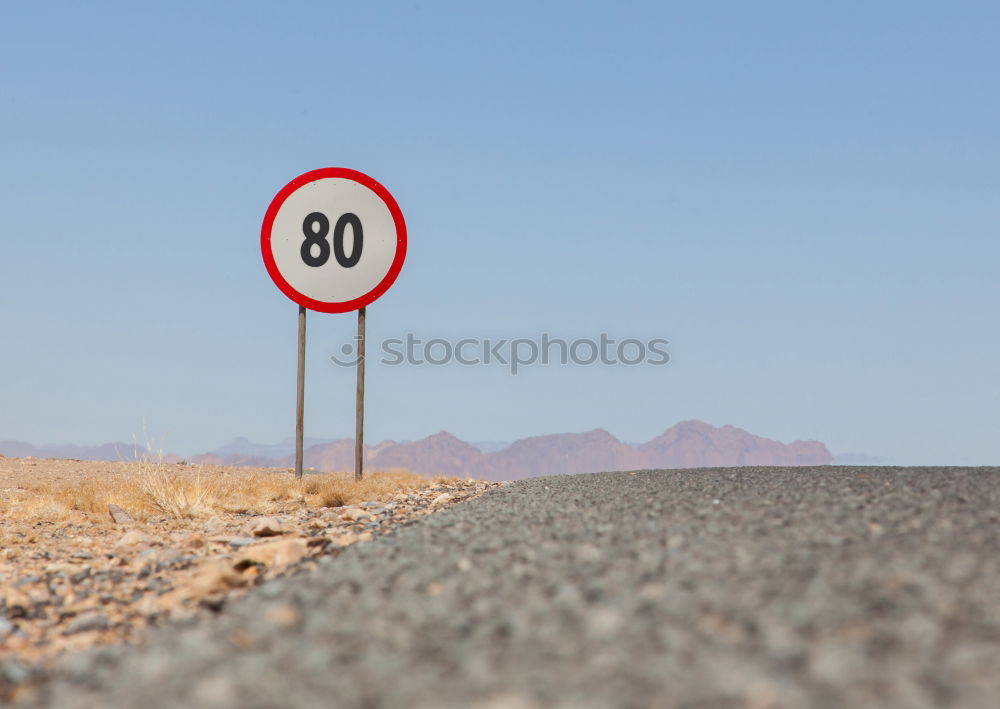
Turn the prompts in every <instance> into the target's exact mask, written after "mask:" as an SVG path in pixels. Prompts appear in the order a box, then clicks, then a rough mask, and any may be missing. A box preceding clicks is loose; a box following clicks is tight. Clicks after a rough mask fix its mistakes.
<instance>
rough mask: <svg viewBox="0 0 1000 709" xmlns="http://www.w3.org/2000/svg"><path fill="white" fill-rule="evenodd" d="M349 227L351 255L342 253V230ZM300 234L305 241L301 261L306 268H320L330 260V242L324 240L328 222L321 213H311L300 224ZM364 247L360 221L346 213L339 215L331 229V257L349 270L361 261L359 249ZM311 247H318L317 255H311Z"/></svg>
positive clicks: (328, 226)
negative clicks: (351, 237) (351, 243)
mask: <svg viewBox="0 0 1000 709" xmlns="http://www.w3.org/2000/svg"><path fill="white" fill-rule="evenodd" d="M348 224H350V226H351V235H352V236H353V237H354V243H353V245H352V247H351V255H350V256H348V255H347V254H346V253H344V229H346V228H347V225H348ZM302 233H303V234H304V235H305V237H306V240H305V241H303V242H302V250H301V251H300V253H301V254H302V261H303V262H304V263H305V264H306V265H307V266H314V267H316V266H322V265H323V264H325V263H326V262H327V261H329V260H330V242H328V241H327V240H326V237H327V235H328V234H329V233H330V220H329V219H327V218H326V215H325V214H323V213H322V212H312V213H310V214H309V215H308V216H307V217H306V218H305V220H304V221H303V222H302ZM363 245H364V231H363V230H362V229H361V220H360V219H358V215H356V214H352V213H351V212H348V213H347V214H342V215H340V219H338V220H337V223H336V224H335V225H334V227H333V255H334V258H336V259H337V263H339V264H340V265H341V266H343V267H344V268H350V267H351V266H354V265H356V264H357V263H358V261H360V260H361V249H362V247H363ZM313 246H318V247H319V255H316V256H314V255H313Z"/></svg>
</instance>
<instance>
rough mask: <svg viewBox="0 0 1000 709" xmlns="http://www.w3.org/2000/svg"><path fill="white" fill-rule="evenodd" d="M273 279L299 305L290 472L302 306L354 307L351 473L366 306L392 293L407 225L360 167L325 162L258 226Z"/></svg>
mask: <svg viewBox="0 0 1000 709" xmlns="http://www.w3.org/2000/svg"><path fill="white" fill-rule="evenodd" d="M260 250H261V254H262V255H263V257H264V266H265V267H266V268H267V273H268V275H270V276H271V280H272V281H274V283H275V285H277V286H278V288H279V289H280V290H281V292H282V293H284V294H285V295H287V296H288V297H289V298H291V299H292V300H293V301H295V302H296V303H298V304H299V338H298V345H299V348H298V350H299V351H298V374H297V377H296V385H295V475H296V477H299V478H301V477H302V461H303V440H304V426H303V419H304V411H305V367H306V310H307V309H308V310H318V311H319V312H321V313H347V312H350V311H352V310H357V311H358V337H357V377H358V386H357V399H356V406H355V437H354V477H355V479H356V480H360V479H361V476H362V467H363V462H364V411H365V403H364V402H365V309H366V306H368V305H369V304H370V303H372V302H373V301H375V300H376V299H377V298H379V297H380V296H381V295H382V294H383V293H385V292H386V291H387V290H389V287H390V286H392V284H393V282H394V281H395V280H396V276H398V275H399V271H400V269H401V268H402V267H403V261H404V260H405V259H406V224H405V222H404V221H403V213H402V212H401V211H399V205H397V204H396V200H394V199H393V198H392V195H391V194H389V190H387V189H386V188H385V187H383V186H382V185H380V184H379V183H378V182H376V181H375V180H373V179H372V178H370V177H368V175H365V174H364V173H361V172H358V171H357V170H348V169H347V168H343V167H325V168H322V169H320V170H313V171H311V172H307V173H305V174H302V175H299V176H298V177H296V178H295V179H294V180H292V181H291V182H289V183H288V184H287V185H285V186H284V187H282V188H281V190H280V191H279V192H278V194H277V195H275V197H274V199H272V200H271V204H270V205H269V206H268V208H267V211H266V212H265V213H264V224H263V225H262V226H261V229H260Z"/></svg>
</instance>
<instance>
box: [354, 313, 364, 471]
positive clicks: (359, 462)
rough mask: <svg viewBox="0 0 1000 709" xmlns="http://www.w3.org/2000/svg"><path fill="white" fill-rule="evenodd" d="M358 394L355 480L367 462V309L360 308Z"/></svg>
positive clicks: (355, 421) (355, 430)
mask: <svg viewBox="0 0 1000 709" xmlns="http://www.w3.org/2000/svg"><path fill="white" fill-rule="evenodd" d="M356 366H357V368H358V394H357V401H356V402H355V403H356V406H355V410H354V479H355V480H360V479H361V477H362V475H363V474H364V462H365V309H364V308H358V362H357V365H356Z"/></svg>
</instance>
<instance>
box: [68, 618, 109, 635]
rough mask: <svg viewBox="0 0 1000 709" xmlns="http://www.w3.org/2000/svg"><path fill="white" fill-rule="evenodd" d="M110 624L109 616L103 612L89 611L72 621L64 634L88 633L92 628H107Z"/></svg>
mask: <svg viewBox="0 0 1000 709" xmlns="http://www.w3.org/2000/svg"><path fill="white" fill-rule="evenodd" d="M109 625H110V623H109V621H108V617H107V616H106V615H104V614H103V613H89V614H87V615H81V616H78V617H76V618H74V619H73V620H71V621H70V623H69V625H67V626H66V630H64V631H63V634H64V635H75V634H76V633H86V632H89V631H91V630H107V628H108V626H109Z"/></svg>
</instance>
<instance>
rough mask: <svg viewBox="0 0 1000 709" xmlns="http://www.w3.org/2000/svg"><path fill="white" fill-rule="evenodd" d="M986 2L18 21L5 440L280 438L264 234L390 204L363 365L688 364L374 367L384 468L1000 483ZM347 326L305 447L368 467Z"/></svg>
mask: <svg viewBox="0 0 1000 709" xmlns="http://www.w3.org/2000/svg"><path fill="white" fill-rule="evenodd" d="M997 37H1000V5H998V4H997V3H996V2H959V3H940V2H912V1H911V0H907V1H906V2H903V1H899V2H879V3H872V2H829V3H803V2H766V3H765V2H758V3H743V2H739V3H737V2H732V3H725V2H718V3H666V2H651V3H611V2H606V3H598V4H594V3H581V2H560V3H554V2H550V3H514V2H504V3H492V4H491V5H487V4H486V3H464V2H455V3H441V2H420V3H333V2H317V3H296V2H290V3H248V2H230V3H221V2H213V3H181V2H170V3H161V4H160V5H159V6H158V8H155V7H153V5H152V4H150V3H132V2H123V3H102V2H98V3H86V4H84V3H6V4H4V10H3V22H2V23H0V158H2V160H0V215H2V219H3V225H2V234H3V241H2V244H3V247H4V252H3V255H2V258H0V264H2V265H0V297H2V307H0V332H2V333H3V342H2V346H0V368H2V369H0V372H2V374H0V402H2V405H0V439H3V438H9V439H20V440H27V441H31V442H34V443H47V442H76V443H81V444H91V443H99V442H103V441H107V440H121V439H125V440H129V439H130V438H131V436H132V435H133V434H136V435H140V436H141V427H142V420H143V418H145V420H146V422H147V427H148V429H149V433H150V435H151V437H152V438H153V440H154V442H156V443H157V444H161V445H162V446H163V447H164V448H166V449H168V450H171V451H176V452H179V453H181V454H190V453H193V452H198V451H202V450H205V449H208V448H212V447H215V446H216V445H218V444H221V443H223V442H225V441H226V440H228V439H229V438H231V437H233V436H235V435H246V436H249V437H251V438H252V439H255V440H261V441H276V440H279V439H282V438H285V437H287V436H289V435H291V432H292V423H293V404H294V374H295V373H294V363H295V327H296V306H295V305H294V304H293V303H292V302H291V301H289V300H287V299H286V298H285V297H284V296H283V295H282V294H281V293H280V292H279V291H278V290H277V288H275V287H274V285H273V284H272V283H271V281H270V280H269V279H268V277H267V274H266V272H265V270H264V267H263V265H262V262H261V257H260V249H259V230H260V222H261V218H262V216H263V213H264V210H265V208H266V206H267V204H268V202H269V201H270V199H271V197H272V196H273V195H274V193H275V192H276V191H277V190H278V189H279V188H280V187H281V186H282V185H284V184H285V183H286V182H287V181H288V180H289V179H291V178H292V177H294V176H295V175H298V174H299V173H301V172H304V171H306V170H309V169H312V168H316V167H323V166H328V165H335V166H346V167H352V168H355V169H358V170H361V171H364V172H367V173H368V174H370V175H372V176H373V177H375V178H376V179H377V180H379V181H381V182H382V183H383V184H385V185H386V186H387V187H388V188H389V189H390V190H391V191H392V192H393V194H394V195H395V197H396V199H397V201H398V202H399V204H400V206H401V208H402V210H403V213H404V214H405V216H406V219H407V224H408V227H409V236H410V250H409V255H408V259H407V263H406V265H405V267H404V269H403V272H402V274H401V276H400V277H399V279H398V281H397V282H396V285H395V286H394V287H393V289H392V290H391V291H390V292H389V293H388V294H387V295H386V296H385V297H384V298H382V299H381V300H379V301H378V302H377V303H375V304H374V305H373V306H371V307H370V308H369V311H368V312H369V323H368V325H369V335H370V337H371V338H372V340H373V341H376V340H378V339H380V338H384V337H394V336H399V335H401V334H403V333H405V332H407V331H412V332H414V333H416V334H417V335H418V336H421V337H425V338H427V337H435V336H443V337H462V336H466V335H468V336H477V335H478V336H490V337H518V336H523V337H532V336H537V335H538V334H539V333H541V332H549V333H552V334H553V335H556V336H559V335H561V336H564V337H579V336H597V335H599V334H600V333H601V332H602V331H604V332H608V333H609V334H611V335H612V336H614V337H618V338H621V337H630V336H636V337H665V338H667V339H669V340H670V341H671V346H670V353H671V355H672V358H673V360H672V362H671V363H670V364H669V365H667V366H665V367H635V368H627V367H612V368H601V367H556V366H551V365H550V366H548V367H535V368H532V369H529V370H527V371H525V372H523V373H522V374H518V375H517V376H511V375H510V374H509V373H507V371H505V370H504V369H503V368H499V367H490V368H484V367H479V368H462V367H456V366H451V367H386V366H380V365H377V364H375V363H372V365H371V366H370V367H369V377H368V382H367V384H368V395H369V398H368V413H369V415H368V427H367V438H368V439H369V440H372V441H377V440H379V439H383V438H393V439H404V438H411V439H412V438H418V437H422V436H424V435H427V434H430V433H434V432H436V431H438V430H440V429H448V430H450V431H452V432H453V433H455V434H456V435H458V436H461V437H463V438H465V439H468V440H511V439H514V438H517V437H521V436H526V435H533V434H540V433H550V432H560V431H583V430H589V429H592V428H596V427H604V428H607V429H608V430H610V431H611V432H612V433H614V434H615V435H617V436H619V437H620V438H623V439H624V440H628V441H642V440H645V439H648V438H651V437H653V436H655V435H657V434H658V433H660V432H661V431H662V430H663V429H665V428H666V427H667V426H669V425H671V424H673V423H675V422H677V421H678V420H682V419H688V418H701V419H703V420H706V421H708V422H710V423H713V424H716V425H721V424H725V423H731V424H734V425H737V426H741V427H744V428H747V429H748V430H750V431H752V432H754V433H758V434H762V435H766V436H770V437H775V438H778V439H781V440H792V439H797V438H818V439H820V440H823V441H825V442H826V443H827V444H828V445H829V446H830V448H831V449H832V450H833V451H835V452H847V451H860V452H865V453H868V454H871V455H875V456H882V457H886V458H890V459H892V460H893V461H896V462H900V463H993V464H996V463H998V462H1000V435H998V434H1000V328H998V327H997V325H998V312H1000V281H998V276H997V272H998V264H1000V238H998V237H1000V88H998V86H1000V85H998V81H997V77H998V75H1000V42H998V41H997ZM354 328H355V320H354V316H353V314H347V315H320V314H314V315H311V316H310V321H309V358H308V372H307V412H306V413H307V419H306V432H307V435H310V436H320V437H342V436H350V435H352V433H353V387H354V379H353V372H352V371H351V370H349V369H340V368H337V367H335V366H333V365H332V364H330V363H329V361H328V360H327V357H328V356H329V355H330V354H333V353H335V352H337V351H338V350H339V348H340V346H341V345H342V344H344V343H345V342H347V341H349V340H350V337H351V336H352V334H353V331H354Z"/></svg>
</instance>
